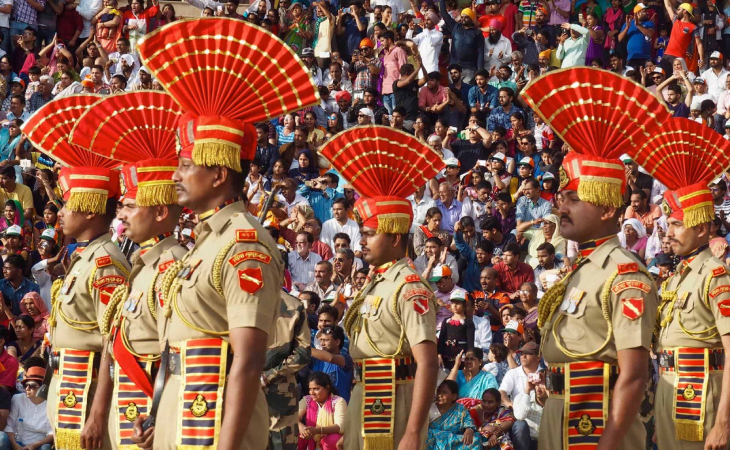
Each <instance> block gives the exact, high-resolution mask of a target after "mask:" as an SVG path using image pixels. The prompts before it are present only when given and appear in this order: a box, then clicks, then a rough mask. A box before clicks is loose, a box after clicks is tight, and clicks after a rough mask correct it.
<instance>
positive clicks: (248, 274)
mask: <svg viewBox="0 0 730 450" xmlns="http://www.w3.org/2000/svg"><path fill="white" fill-rule="evenodd" d="M238 284H239V286H240V287H241V290H242V291H246V292H248V293H249V294H255V293H256V292H258V291H259V289H261V288H262V287H264V274H263V272H261V267H247V268H245V269H241V270H239V271H238Z"/></svg>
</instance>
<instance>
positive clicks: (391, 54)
mask: <svg viewBox="0 0 730 450" xmlns="http://www.w3.org/2000/svg"><path fill="white" fill-rule="evenodd" d="M380 43H381V45H382V50H381V55H383V91H382V92H383V105H384V106H385V108H386V109H387V110H388V114H391V113H392V112H393V108H395V107H396V106H397V105H396V104H395V96H394V95H393V83H395V81H396V80H397V79H398V77H399V74H400V68H401V66H402V65H404V64H406V63H407V57H408V55H406V52H405V50H403V49H402V48H400V47H398V46H396V45H395V35H394V34H393V32H392V31H390V30H388V31H386V32H385V33H383V35H382V36H380Z"/></svg>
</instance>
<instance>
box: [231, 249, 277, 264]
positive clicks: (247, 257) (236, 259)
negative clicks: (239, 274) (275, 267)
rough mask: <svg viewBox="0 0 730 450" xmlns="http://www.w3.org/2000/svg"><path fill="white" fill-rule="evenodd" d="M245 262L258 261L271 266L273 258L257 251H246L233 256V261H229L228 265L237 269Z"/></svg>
mask: <svg viewBox="0 0 730 450" xmlns="http://www.w3.org/2000/svg"><path fill="white" fill-rule="evenodd" d="M244 261H258V262H261V263H264V264H269V263H270V262H271V256H269V255H267V254H266V253H262V252H258V251H255V250H244V251H242V252H239V253H236V254H235V255H233V256H231V259H229V260H228V264H230V265H232V266H233V267H236V266H237V265H239V264H241V263H242V262H244Z"/></svg>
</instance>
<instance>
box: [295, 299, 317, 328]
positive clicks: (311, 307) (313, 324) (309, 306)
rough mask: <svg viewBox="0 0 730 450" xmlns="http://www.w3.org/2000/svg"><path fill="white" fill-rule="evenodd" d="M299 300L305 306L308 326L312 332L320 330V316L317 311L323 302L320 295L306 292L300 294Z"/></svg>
mask: <svg viewBox="0 0 730 450" xmlns="http://www.w3.org/2000/svg"><path fill="white" fill-rule="evenodd" d="M299 300H301V301H302V304H303V305H304V311H305V312H306V314H307V324H308V325H309V329H310V330H317V329H318V326H317V325H318V322H319V316H318V314H317V310H318V309H319V305H320V303H321V302H322V300H321V298H320V296H319V295H317V293H316V292H312V291H304V292H300V293H299Z"/></svg>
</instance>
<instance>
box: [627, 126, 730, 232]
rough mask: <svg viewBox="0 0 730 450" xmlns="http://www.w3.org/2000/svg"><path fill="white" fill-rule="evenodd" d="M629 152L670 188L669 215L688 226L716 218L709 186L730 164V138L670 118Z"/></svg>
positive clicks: (665, 205) (666, 205) (666, 203)
mask: <svg viewBox="0 0 730 450" xmlns="http://www.w3.org/2000/svg"><path fill="white" fill-rule="evenodd" d="M629 154H630V155H631V156H633V157H634V161H636V163H637V164H639V165H640V166H642V167H643V168H644V169H646V171H647V172H649V173H650V174H651V175H652V176H653V177H654V178H656V179H657V180H659V181H660V182H661V183H663V184H664V185H665V186H667V188H669V191H667V192H666V193H665V194H664V202H663V204H662V207H663V209H664V213H665V214H666V215H667V217H671V218H674V219H677V220H681V221H683V222H684V226H686V227H693V226H696V225H699V224H701V223H707V222H710V221H712V220H713V219H714V217H715V208H714V206H713V203H712V195H711V194H710V190H709V189H708V187H707V186H708V184H710V182H711V181H712V180H714V179H715V178H716V177H717V176H719V175H721V174H722V173H723V172H724V171H725V170H726V169H727V168H728V167H730V141H727V140H725V139H724V138H723V137H722V136H721V135H720V134H718V133H716V132H715V131H714V130H713V129H711V128H709V127H707V126H705V125H702V124H700V123H697V122H695V121H693V120H688V119H685V118H671V119H669V120H667V121H666V122H665V123H664V124H663V125H662V127H661V128H660V129H659V130H658V132H657V133H655V134H654V135H653V136H651V137H650V138H649V139H647V140H646V142H645V143H644V144H643V145H641V146H640V147H638V148H637V149H636V150H635V151H633V152H631V151H629Z"/></svg>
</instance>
